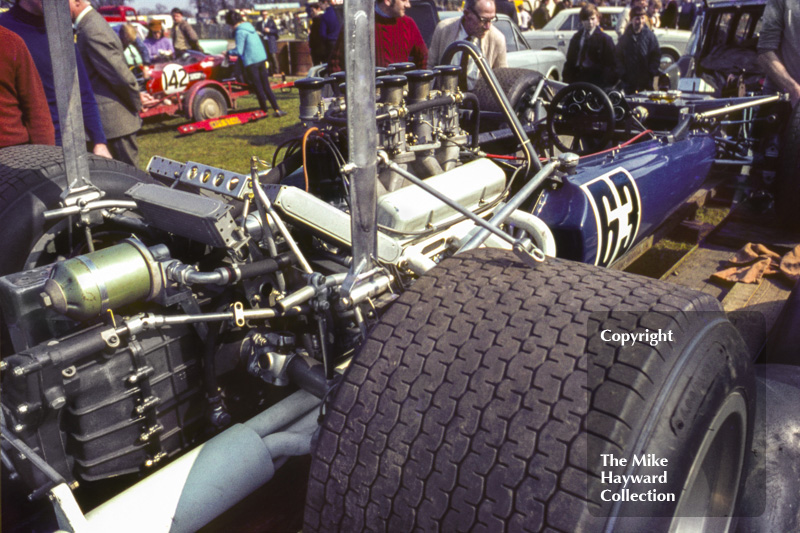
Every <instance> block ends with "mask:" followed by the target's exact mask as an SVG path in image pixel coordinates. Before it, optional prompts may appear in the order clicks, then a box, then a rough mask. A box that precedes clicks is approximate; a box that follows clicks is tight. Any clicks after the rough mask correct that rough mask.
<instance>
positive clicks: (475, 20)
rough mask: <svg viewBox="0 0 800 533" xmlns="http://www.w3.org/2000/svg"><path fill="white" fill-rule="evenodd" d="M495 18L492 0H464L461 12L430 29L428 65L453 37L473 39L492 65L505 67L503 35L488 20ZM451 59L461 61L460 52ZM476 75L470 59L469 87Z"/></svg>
mask: <svg viewBox="0 0 800 533" xmlns="http://www.w3.org/2000/svg"><path fill="white" fill-rule="evenodd" d="M495 20H497V12H496V10H495V5H494V0H466V2H465V4H464V15H462V16H461V18H451V19H445V20H443V21H441V22H440V23H439V24H438V25H437V26H436V30H434V32H433V38H432V39H431V47H430V50H429V52H430V53H429V57H430V62H431V65H440V64H441V61H442V55H444V51H445V50H446V49H447V47H448V46H449V45H450V44H451V43H453V42H455V41H467V40H471V41H473V42H475V43H476V44H477V45H478V46H479V47H480V49H481V51H482V52H483V55H484V56H485V57H486V61H487V62H488V63H489V66H490V67H492V69H495V68H500V67H507V66H508V61H507V60H506V39H505V37H503V34H502V33H501V32H500V30H498V29H497V28H495V27H494V25H493V24H492V23H493V22H494V21H495ZM453 63H455V64H460V63H461V54H460V53H458V54H456V55H455V57H454V58H453ZM477 78H478V70H477V68H476V67H475V64H474V63H472V62H471V64H470V66H469V67H468V68H467V80H468V81H467V85H468V86H469V87H472V86H473V85H474V84H475V80H477Z"/></svg>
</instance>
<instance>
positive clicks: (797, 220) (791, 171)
mask: <svg viewBox="0 0 800 533" xmlns="http://www.w3.org/2000/svg"><path fill="white" fill-rule="evenodd" d="M798 147H800V104H798V105H796V106H794V109H793V110H792V115H791V118H790V119H789V123H788V124H787V125H786V131H785V132H784V134H783V146H781V150H780V154H781V155H780V158H781V159H780V162H779V164H778V165H779V166H778V174H777V176H776V177H775V192H776V194H775V208H776V210H777V212H778V217H779V218H780V220H781V222H782V223H783V224H784V225H786V226H787V227H789V228H791V229H793V230H800V212H798V206H800V152H798Z"/></svg>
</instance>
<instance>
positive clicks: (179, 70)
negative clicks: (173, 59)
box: [161, 64, 189, 94]
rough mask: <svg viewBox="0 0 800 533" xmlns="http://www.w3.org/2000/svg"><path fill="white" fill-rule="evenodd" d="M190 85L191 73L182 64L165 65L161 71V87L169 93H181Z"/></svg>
mask: <svg viewBox="0 0 800 533" xmlns="http://www.w3.org/2000/svg"><path fill="white" fill-rule="evenodd" d="M187 85H189V75H188V74H187V73H186V71H185V70H183V67H181V66H180V65H175V64H169V65H165V66H164V69H163V70H162V71H161V87H162V89H164V92H165V93H167V94H174V93H179V92H181V91H184V90H186V86H187Z"/></svg>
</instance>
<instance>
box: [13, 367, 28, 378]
mask: <svg viewBox="0 0 800 533" xmlns="http://www.w3.org/2000/svg"><path fill="white" fill-rule="evenodd" d="M14 375H15V376H16V377H22V376H24V375H25V369H24V368H23V367H21V366H17V367H14Z"/></svg>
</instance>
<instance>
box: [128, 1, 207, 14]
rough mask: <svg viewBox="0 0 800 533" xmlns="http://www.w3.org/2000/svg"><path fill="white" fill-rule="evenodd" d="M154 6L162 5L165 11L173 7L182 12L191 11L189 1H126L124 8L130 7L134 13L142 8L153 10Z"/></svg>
mask: <svg viewBox="0 0 800 533" xmlns="http://www.w3.org/2000/svg"><path fill="white" fill-rule="evenodd" d="M156 4H163V5H165V6H167V10H170V9H172V8H173V7H179V8H181V9H183V10H184V11H186V10H189V11H191V8H190V6H189V0H126V2H125V5H126V6H131V7H133V8H134V9H136V11H139V10H140V9H144V8H146V9H153V8H154V7H155V6H156Z"/></svg>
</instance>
